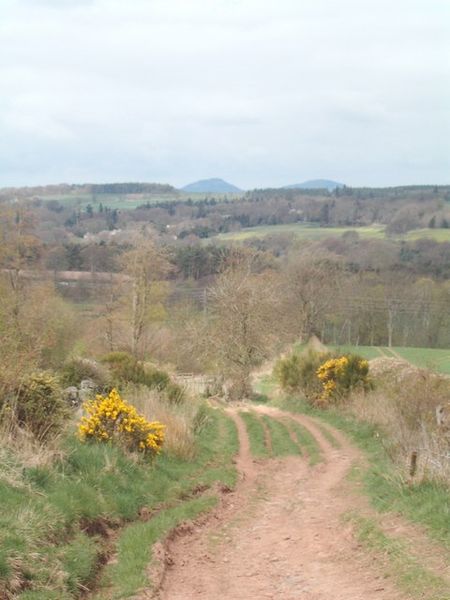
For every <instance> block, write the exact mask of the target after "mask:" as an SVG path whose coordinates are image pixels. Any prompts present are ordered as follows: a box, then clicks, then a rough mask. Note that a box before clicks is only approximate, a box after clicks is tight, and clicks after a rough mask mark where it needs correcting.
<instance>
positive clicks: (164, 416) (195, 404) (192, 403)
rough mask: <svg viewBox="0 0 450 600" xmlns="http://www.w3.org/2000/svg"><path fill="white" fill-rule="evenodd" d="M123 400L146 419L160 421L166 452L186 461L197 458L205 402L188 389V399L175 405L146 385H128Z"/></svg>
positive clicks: (186, 396)
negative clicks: (162, 425) (162, 427)
mask: <svg viewBox="0 0 450 600" xmlns="http://www.w3.org/2000/svg"><path fill="white" fill-rule="evenodd" d="M123 397H124V398H126V399H127V401H128V402H130V403H131V404H133V405H134V406H135V407H136V408H137V409H138V410H139V412H140V413H142V414H143V415H144V416H145V417H146V418H147V419H150V420H157V421H160V422H161V423H164V425H165V426H166V430H165V440H164V451H165V452H167V453H168V454H171V455H173V456H176V457H177V458H181V459H184V460H190V459H192V458H193V457H194V455H195V450H196V448H195V431H196V429H197V428H198V426H199V424H200V422H201V415H202V406H203V405H202V402H201V401H200V400H198V399H194V398H193V397H190V396H189V395H188V394H187V393H186V390H185V400H184V402H182V403H180V404H173V403H170V402H168V401H167V400H165V399H164V396H163V394H162V393H161V392H159V391H157V390H149V389H148V388H147V387H146V386H143V385H132V384H130V385H128V386H126V388H125V389H124V390H123Z"/></svg>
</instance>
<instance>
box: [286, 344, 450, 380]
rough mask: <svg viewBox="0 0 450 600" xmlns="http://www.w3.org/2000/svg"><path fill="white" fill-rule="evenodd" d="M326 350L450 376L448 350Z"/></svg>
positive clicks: (347, 347) (346, 347)
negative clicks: (403, 363)
mask: <svg viewBox="0 0 450 600" xmlns="http://www.w3.org/2000/svg"><path fill="white" fill-rule="evenodd" d="M305 347H306V346H305V345H304V344H297V345H296V350H297V351H302V350H303V349H304V348H305ZM327 348H329V349H330V350H336V351H338V352H342V353H346V352H352V353H355V354H359V355H360V356H362V357H363V358H366V359H367V360H372V359H373V358H380V356H383V357H386V358H397V359H403V360H406V361H408V362H409V363H411V364H412V365H414V366H416V367H419V368H421V369H430V370H433V371H437V372H439V373H444V374H446V375H450V349H441V348H411V347H402V346H395V347H393V348H388V347H387V346H356V345H345V344H343V345H339V346H334V345H328V346H327Z"/></svg>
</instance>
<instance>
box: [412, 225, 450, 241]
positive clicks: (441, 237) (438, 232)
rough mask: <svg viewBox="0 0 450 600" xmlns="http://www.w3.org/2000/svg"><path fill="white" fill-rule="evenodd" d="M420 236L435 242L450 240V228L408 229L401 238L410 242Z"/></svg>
mask: <svg viewBox="0 0 450 600" xmlns="http://www.w3.org/2000/svg"><path fill="white" fill-rule="evenodd" d="M421 238H427V239H430V240H435V241H436V242H450V229H449V228H447V229H413V231H408V233H407V234H406V235H405V236H403V237H402V238H401V239H404V240H407V241H409V242H410V241H414V240H419V239H421Z"/></svg>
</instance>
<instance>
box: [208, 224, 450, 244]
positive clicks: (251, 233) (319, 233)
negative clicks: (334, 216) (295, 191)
mask: <svg viewBox="0 0 450 600" xmlns="http://www.w3.org/2000/svg"><path fill="white" fill-rule="evenodd" d="M348 231H354V232H356V233H357V234H358V235H360V236H361V237H362V238H372V239H373V238H376V239H385V238H386V234H385V226H384V225H369V226H367V227H318V226H317V225H316V224H315V223H289V224H287V225H263V226H261V227H246V228H244V229H241V230H240V231H232V232H229V233H221V234H219V235H218V236H217V239H220V240H223V241H227V240H228V241H235V242H242V241H245V240H248V239H253V238H262V237H265V236H268V235H279V234H282V233H290V234H293V235H295V236H296V237H297V238H299V239H300V240H323V239H325V238H329V237H340V236H341V235H342V234H344V233H346V232H348ZM421 238H428V239H433V240H435V241H437V242H450V229H415V230H413V231H410V232H408V233H407V234H406V235H404V236H397V237H394V238H392V239H397V240H406V241H414V240H418V239H421Z"/></svg>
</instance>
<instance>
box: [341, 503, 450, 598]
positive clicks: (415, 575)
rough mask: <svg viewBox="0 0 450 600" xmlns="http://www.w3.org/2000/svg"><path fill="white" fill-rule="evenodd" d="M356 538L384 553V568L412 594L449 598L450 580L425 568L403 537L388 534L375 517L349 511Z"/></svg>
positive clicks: (348, 520) (400, 585)
mask: <svg viewBox="0 0 450 600" xmlns="http://www.w3.org/2000/svg"><path fill="white" fill-rule="evenodd" d="M345 520H346V521H347V522H350V523H351V524H352V525H353V527H354V529H355V534H356V538H357V539H358V541H359V542H360V543H361V544H362V545H363V546H365V547H366V548H367V549H368V550H370V551H373V552H376V553H377V554H378V555H381V556H382V561H383V564H384V568H385V570H386V571H387V573H388V574H389V576H391V577H393V578H394V580H395V582H396V583H397V585H398V586H399V587H400V588H401V589H403V590H404V591H405V592H406V593H407V594H408V597H409V598H411V599H412V598H417V599H419V598H420V599H423V600H448V599H449V598H450V590H449V585H448V582H447V581H445V580H444V579H442V578H441V577H438V576H437V575H435V574H434V573H431V572H430V571H428V570H427V569H426V568H424V567H423V566H422V565H421V564H420V563H419V561H418V560H417V558H415V557H414V556H413V555H412V554H411V552H410V550H409V548H408V544H407V542H406V541H405V540H404V539H399V538H396V537H391V536H387V535H386V534H385V533H384V532H383V531H382V530H381V529H380V527H379V526H378V525H377V523H376V522H375V520H373V519H370V518H367V517H363V516H361V515H359V514H357V513H349V514H347V515H346V518H345Z"/></svg>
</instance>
